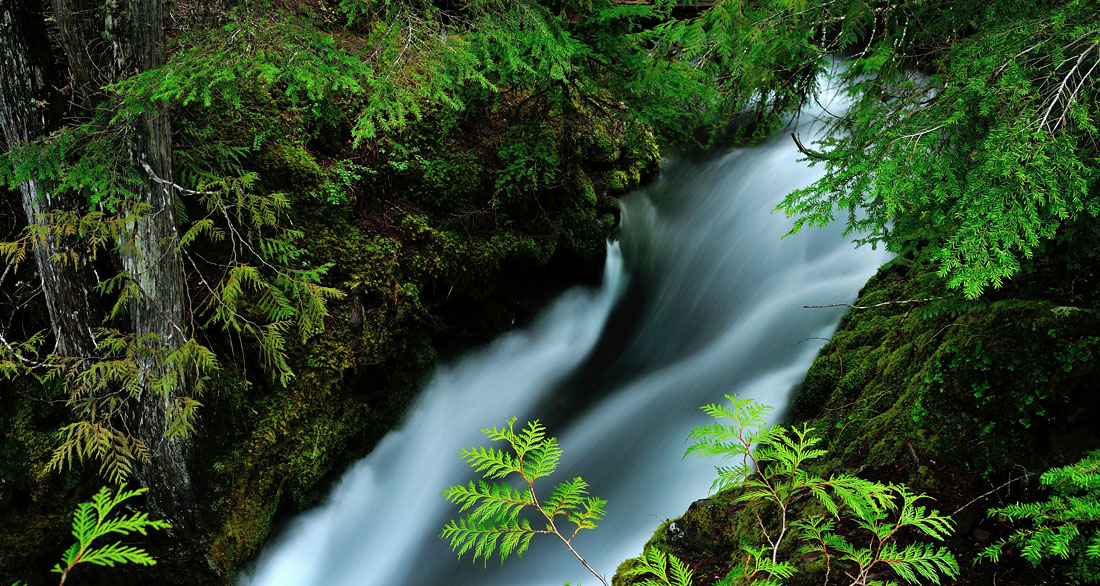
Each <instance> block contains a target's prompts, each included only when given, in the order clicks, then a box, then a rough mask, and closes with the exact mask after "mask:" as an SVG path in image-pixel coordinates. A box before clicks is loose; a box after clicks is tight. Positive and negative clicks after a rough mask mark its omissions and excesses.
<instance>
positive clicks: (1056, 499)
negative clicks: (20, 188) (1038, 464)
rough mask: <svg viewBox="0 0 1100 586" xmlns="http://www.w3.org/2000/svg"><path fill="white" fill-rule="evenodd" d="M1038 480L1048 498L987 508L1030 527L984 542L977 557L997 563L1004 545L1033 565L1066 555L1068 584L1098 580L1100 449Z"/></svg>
mask: <svg viewBox="0 0 1100 586" xmlns="http://www.w3.org/2000/svg"><path fill="white" fill-rule="evenodd" d="M1039 482H1040V484H1042V486H1044V487H1045V488H1047V489H1048V490H1049V491H1050V492H1051V496H1050V498H1048V499H1047V500H1045V501H1040V502H1034V503H1017V504H1014V505H1008V506H1005V507H999V508H994V509H990V510H989V514H990V515H993V516H998V517H1003V518H1005V519H1007V520H1008V521H1009V522H1013V523H1017V524H1028V525H1030V527H1027V528H1021V529H1017V530H1016V532H1015V533H1013V534H1012V535H1011V536H1010V537H1009V538H1007V539H1005V540H1002V541H1000V542H999V543H995V544H993V545H991V546H989V547H987V548H986V549H985V550H983V551H982V553H981V554H980V555H979V556H978V560H989V561H992V562H994V563H996V562H998V561H999V560H1000V558H1001V554H1002V553H1004V551H1005V548H1006V547H1018V548H1019V553H1020V555H1021V556H1023V558H1024V559H1026V560H1027V561H1029V562H1031V564H1032V565H1035V566H1037V565H1039V563H1040V562H1042V561H1043V560H1046V559H1054V558H1057V559H1059V560H1062V561H1068V562H1069V564H1068V566H1066V567H1065V568H1064V569H1063V574H1064V576H1065V577H1066V579H1067V581H1068V583H1069V584H1096V583H1100V450H1097V451H1093V452H1090V453H1089V454H1087V455H1086V456H1085V457H1084V458H1082V459H1081V461H1079V462H1076V463H1074V464H1071V465H1069V466H1063V467H1060V468H1051V469H1050V470H1048V471H1046V472H1044V473H1043V475H1042V476H1041V477H1040V479H1039Z"/></svg>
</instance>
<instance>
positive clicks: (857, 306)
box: [802, 295, 947, 309]
mask: <svg viewBox="0 0 1100 586" xmlns="http://www.w3.org/2000/svg"><path fill="white" fill-rule="evenodd" d="M946 298H947V295H940V296H939V297H928V298H925V299H903V300H901V301H883V302H882V303H875V304H873V305H852V304H851V303H830V304H828V305H803V306H802V309H826V308H830V307H847V308H850V309H873V308H875V307H883V306H885V305H905V304H906V303H927V302H929V301H936V300H938V299H946Z"/></svg>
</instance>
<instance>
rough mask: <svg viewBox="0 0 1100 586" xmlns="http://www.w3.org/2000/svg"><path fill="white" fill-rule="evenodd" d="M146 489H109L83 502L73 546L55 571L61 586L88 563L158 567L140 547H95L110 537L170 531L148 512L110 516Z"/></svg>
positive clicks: (75, 522) (78, 510)
mask: <svg viewBox="0 0 1100 586" xmlns="http://www.w3.org/2000/svg"><path fill="white" fill-rule="evenodd" d="M146 490H148V489H145V488H139V489H136V490H126V486H125V485H123V486H121V487H119V489H118V491H117V492H116V493H114V494H112V493H111V490H110V489H108V488H107V487H103V488H101V489H99V492H98V493H96V495H95V496H93V497H92V500H91V501H90V502H85V503H80V504H79V505H78V506H77V508H76V510H75V511H74V512H73V532H72V534H73V537H74V538H76V542H75V543H73V544H72V545H71V546H69V548H68V549H67V550H65V553H63V554H62V555H61V563H59V564H57V565H56V566H54V568H53V570H52V571H53V572H55V573H58V574H61V582H60V583H61V584H62V585H64V584H65V579H66V578H68V576H69V572H71V571H72V569H73V568H74V567H76V566H77V565H78V564H82V563H86V564H92V565H96V566H108V567H114V566H115V564H138V565H143V566H151V565H154V564H156V563H157V562H156V560H154V559H153V557H152V556H151V555H149V553H148V552H146V551H145V550H144V549H141V548H138V547H132V546H127V545H122V542H120V541H116V542H114V543H111V544H108V545H94V544H93V542H95V541H96V540H98V539H100V538H102V537H105V536H107V535H111V534H112V533H114V534H118V535H129V534H131V533H140V534H141V535H147V531H148V530H150V529H169V528H171V525H169V524H168V523H166V522H164V521H159V520H155V519H150V518H149V514H148V513H142V512H138V513H132V514H130V515H125V514H122V515H115V516H111V514H112V513H113V512H114V511H115V509H116V508H118V506H119V505H121V504H122V503H123V502H124V501H126V500H128V499H130V498H133V497H135V496H138V495H140V494H142V493H144V492H145V491H146Z"/></svg>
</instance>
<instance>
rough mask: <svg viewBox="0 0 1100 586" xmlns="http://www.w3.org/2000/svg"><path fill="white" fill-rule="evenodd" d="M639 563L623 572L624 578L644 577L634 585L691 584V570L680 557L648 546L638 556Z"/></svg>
mask: <svg viewBox="0 0 1100 586" xmlns="http://www.w3.org/2000/svg"><path fill="white" fill-rule="evenodd" d="M638 561H639V562H640V563H639V565H636V566H633V567H631V568H630V569H629V570H626V571H625V572H623V576H624V577H626V578H632V577H640V578H644V579H643V581H642V582H634V584H635V586H692V584H693V581H692V578H693V572H692V570H691V568H690V567H688V565H687V564H685V563H684V562H683V561H681V560H680V558H678V557H676V556H674V555H672V554H667V553H664V552H661V551H658V550H657V549H656V548H652V547H651V548H649V549H647V550H645V552H643V553H642V557H640V558H638Z"/></svg>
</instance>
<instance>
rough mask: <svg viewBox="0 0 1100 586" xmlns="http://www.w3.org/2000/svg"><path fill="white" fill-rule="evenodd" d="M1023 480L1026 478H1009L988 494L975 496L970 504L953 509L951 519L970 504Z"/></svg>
mask: <svg viewBox="0 0 1100 586" xmlns="http://www.w3.org/2000/svg"><path fill="white" fill-rule="evenodd" d="M1023 478H1027V476H1017V477H1015V478H1009V479H1008V482H1005V483H1004V484H1002V485H1000V486H998V487H997V488H994V489H993V490H991V491H989V492H987V493H985V494H982V495H979V496H976V497H974V499H973V500H971V501H970V502H968V503H966V504H965V505H963V506H961V507H959V508H957V509H955V512H954V513H951V516H952V517H954V516H955V515H958V514H959V512H960V511H962V510H963V509H965V508H966V507H969V506H970V505H972V504H974V503H976V502H978V501H980V500H982V499H984V498H985V497H987V496H989V495H991V494H994V493H996V492H998V491H999V490H1001V489H1002V488H1004V487H1006V486H1008V485H1010V484H1012V483H1013V482H1016V481H1017V480H1020V479H1023Z"/></svg>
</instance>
